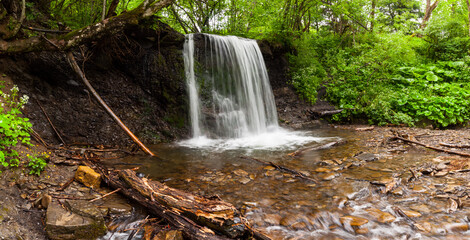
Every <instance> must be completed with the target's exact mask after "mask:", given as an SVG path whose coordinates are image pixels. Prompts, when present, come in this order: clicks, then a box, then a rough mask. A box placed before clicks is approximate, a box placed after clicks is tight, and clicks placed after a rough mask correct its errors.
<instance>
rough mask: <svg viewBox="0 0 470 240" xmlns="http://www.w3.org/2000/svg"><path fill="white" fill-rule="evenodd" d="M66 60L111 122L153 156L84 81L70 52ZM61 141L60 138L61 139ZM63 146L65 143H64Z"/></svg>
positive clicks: (83, 76)
mask: <svg viewBox="0 0 470 240" xmlns="http://www.w3.org/2000/svg"><path fill="white" fill-rule="evenodd" d="M67 59H68V61H69V63H70V66H71V67H72V68H73V70H74V71H75V72H76V73H77V74H78V76H80V79H82V81H83V83H84V84H85V86H86V87H87V88H88V90H89V91H90V92H91V93H92V95H93V97H95V99H96V100H97V101H98V102H99V103H100V104H101V106H102V107H103V108H104V110H105V111H106V112H107V113H108V114H109V115H110V116H111V117H112V118H113V120H114V121H115V122H116V123H117V124H118V125H119V126H120V127H121V128H122V129H123V130H124V131H125V132H126V134H127V135H128V136H129V137H130V138H131V139H132V140H133V141H134V142H135V143H136V144H137V145H139V147H140V148H141V149H142V150H143V151H144V152H145V153H147V154H148V155H150V156H152V157H153V156H155V154H153V152H152V151H150V150H149V149H148V148H147V147H146V146H145V145H144V144H143V143H142V142H141V141H140V140H139V139H138V138H137V137H136V136H135V135H134V134H133V133H132V132H131V130H129V128H127V126H126V125H125V124H124V123H123V122H122V121H121V119H119V117H118V116H117V115H116V114H114V112H113V110H111V108H110V107H109V106H108V105H107V104H106V103H105V102H104V100H103V99H102V98H101V97H100V95H99V94H98V93H97V92H96V90H95V89H94V88H93V86H91V84H90V82H89V81H88V80H87V79H86V77H85V74H83V72H82V70H81V69H80V67H79V66H78V64H77V62H76V61H75V58H74V56H73V53H72V52H68V53H67ZM61 139H62V138H61ZM64 144H65V143H64Z"/></svg>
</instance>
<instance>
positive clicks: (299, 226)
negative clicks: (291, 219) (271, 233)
mask: <svg viewBox="0 0 470 240" xmlns="http://www.w3.org/2000/svg"><path fill="white" fill-rule="evenodd" d="M291 228H292V229H294V230H296V231H299V230H304V229H306V228H307V224H306V223H304V222H296V223H294V224H292V225H291Z"/></svg>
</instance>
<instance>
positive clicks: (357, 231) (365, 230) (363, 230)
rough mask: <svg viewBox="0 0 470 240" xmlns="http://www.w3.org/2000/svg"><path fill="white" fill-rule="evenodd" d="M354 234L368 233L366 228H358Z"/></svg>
mask: <svg viewBox="0 0 470 240" xmlns="http://www.w3.org/2000/svg"><path fill="white" fill-rule="evenodd" d="M355 232H356V234H368V233H369V229H368V228H358V229H356V230H355Z"/></svg>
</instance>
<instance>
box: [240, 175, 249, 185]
mask: <svg viewBox="0 0 470 240" xmlns="http://www.w3.org/2000/svg"><path fill="white" fill-rule="evenodd" d="M250 181H251V179H249V178H247V177H243V178H242V179H240V183H242V184H247V183H249V182H250Z"/></svg>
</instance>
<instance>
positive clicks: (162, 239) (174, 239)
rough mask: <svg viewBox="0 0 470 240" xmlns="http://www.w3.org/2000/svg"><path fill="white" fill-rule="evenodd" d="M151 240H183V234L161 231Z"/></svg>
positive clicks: (173, 231)
mask: <svg viewBox="0 0 470 240" xmlns="http://www.w3.org/2000/svg"><path fill="white" fill-rule="evenodd" d="M152 240H183V233H182V232H181V231H178V230H171V231H161V232H159V233H158V234H157V235H156V236H155V237H154V238H153V239H152Z"/></svg>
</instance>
